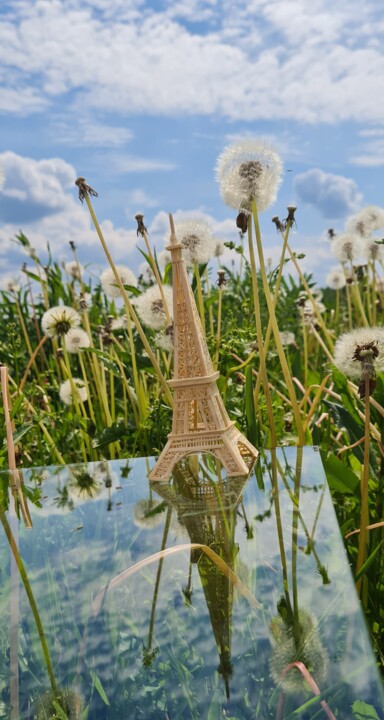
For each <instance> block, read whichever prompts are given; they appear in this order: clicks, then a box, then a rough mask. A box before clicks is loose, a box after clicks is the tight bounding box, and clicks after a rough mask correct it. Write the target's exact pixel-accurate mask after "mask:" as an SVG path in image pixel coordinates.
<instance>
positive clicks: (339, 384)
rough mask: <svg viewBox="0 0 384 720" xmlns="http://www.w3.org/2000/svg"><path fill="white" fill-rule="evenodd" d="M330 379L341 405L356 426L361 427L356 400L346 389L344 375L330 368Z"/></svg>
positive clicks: (346, 381) (346, 383)
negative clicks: (339, 397) (338, 395)
mask: <svg viewBox="0 0 384 720" xmlns="http://www.w3.org/2000/svg"><path fill="white" fill-rule="evenodd" d="M332 379H333V382H334V384H335V385H334V390H335V391H336V392H338V393H339V394H340V395H341V399H342V401H343V405H344V407H345V409H346V410H348V412H349V414H350V416H351V417H352V418H353V419H354V421H355V422H356V423H357V424H358V425H363V420H362V419H361V418H360V416H359V414H358V412H357V409H356V399H355V398H354V397H353V396H352V395H351V392H350V390H349V388H348V380H347V378H346V377H345V375H344V374H343V373H342V372H340V370H338V369H337V367H333V368H332Z"/></svg>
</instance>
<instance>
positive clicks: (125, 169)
mask: <svg viewBox="0 0 384 720" xmlns="http://www.w3.org/2000/svg"><path fill="white" fill-rule="evenodd" d="M105 162H106V164H107V165H108V169H109V170H111V171H113V172H115V173H116V174H118V175H125V174H126V173H136V172H154V171H157V170H160V171H163V170H164V171H167V170H174V169H175V167H176V165H175V164H174V163H172V162H168V160H156V159H154V158H144V157H135V156H134V155H123V154H121V153H119V154H118V155H113V154H110V155H108V156H106V157H105Z"/></svg>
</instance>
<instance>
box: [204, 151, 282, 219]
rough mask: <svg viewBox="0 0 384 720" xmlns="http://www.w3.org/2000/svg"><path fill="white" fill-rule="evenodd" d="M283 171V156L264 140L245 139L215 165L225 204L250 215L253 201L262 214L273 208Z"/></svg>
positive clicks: (221, 156) (222, 155)
mask: <svg viewBox="0 0 384 720" xmlns="http://www.w3.org/2000/svg"><path fill="white" fill-rule="evenodd" d="M282 172H283V163H282V160H281V158H280V156H279V155H278V153H277V152H276V150H275V149H274V148H273V147H272V146H271V145H269V144H268V143H266V142H264V141H262V140H243V141H241V142H239V143H236V144H235V145H230V146H229V147H227V148H226V149H225V150H224V151H223V152H222V154H221V155H220V156H219V159H218V161H217V164H216V177H217V180H218V182H219V185H220V192H221V196H222V198H223V200H224V202H225V203H226V205H229V206H230V207H233V208H234V209H235V210H239V211H243V212H250V210H251V205H252V200H253V199H254V200H255V202H256V206H257V209H258V211H259V212H262V211H263V210H266V209H267V208H268V207H269V206H270V205H272V203H273V202H274V200H275V199H276V194H277V190H278V187H279V185H280V182H281V177H282Z"/></svg>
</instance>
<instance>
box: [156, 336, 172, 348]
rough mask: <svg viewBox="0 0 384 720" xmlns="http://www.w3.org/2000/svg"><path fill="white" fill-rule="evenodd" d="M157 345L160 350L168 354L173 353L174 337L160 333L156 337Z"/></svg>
mask: <svg viewBox="0 0 384 720" xmlns="http://www.w3.org/2000/svg"><path fill="white" fill-rule="evenodd" d="M154 340H155V343H156V345H157V347H158V348H160V350H165V351H166V352H172V350H173V337H172V334H171V333H167V332H159V333H156V335H155V338H154Z"/></svg>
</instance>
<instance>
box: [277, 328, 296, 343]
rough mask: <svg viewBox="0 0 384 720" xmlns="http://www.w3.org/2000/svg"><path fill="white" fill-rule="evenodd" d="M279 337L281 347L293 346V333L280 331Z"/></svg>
mask: <svg viewBox="0 0 384 720" xmlns="http://www.w3.org/2000/svg"><path fill="white" fill-rule="evenodd" d="M279 335H280V340H281V344H282V345H293V344H294V343H295V336H294V333H293V332H291V331H290V330H280V332H279Z"/></svg>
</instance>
